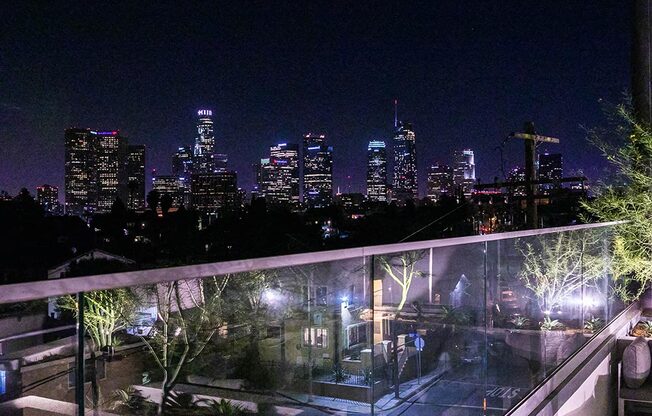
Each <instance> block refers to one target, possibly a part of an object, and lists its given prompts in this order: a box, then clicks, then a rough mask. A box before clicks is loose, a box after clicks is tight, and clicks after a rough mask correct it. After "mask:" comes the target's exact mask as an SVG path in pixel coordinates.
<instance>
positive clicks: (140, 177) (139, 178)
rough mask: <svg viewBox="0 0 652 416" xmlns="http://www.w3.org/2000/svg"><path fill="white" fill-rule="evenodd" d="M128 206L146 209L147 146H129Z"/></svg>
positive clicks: (135, 209)
mask: <svg viewBox="0 0 652 416" xmlns="http://www.w3.org/2000/svg"><path fill="white" fill-rule="evenodd" d="M127 192H128V195H127V208H128V209H132V210H134V211H140V210H143V209H145V146H144V145H140V144H139V145H129V147H128V148H127Z"/></svg>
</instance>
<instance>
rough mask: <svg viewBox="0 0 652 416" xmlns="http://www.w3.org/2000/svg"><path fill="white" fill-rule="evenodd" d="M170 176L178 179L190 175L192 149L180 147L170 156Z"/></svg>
mask: <svg viewBox="0 0 652 416" xmlns="http://www.w3.org/2000/svg"><path fill="white" fill-rule="evenodd" d="M172 174H173V175H174V176H178V177H180V178H183V177H187V178H190V175H192V148H191V147H190V146H181V147H179V149H177V151H176V152H175V153H174V155H172Z"/></svg>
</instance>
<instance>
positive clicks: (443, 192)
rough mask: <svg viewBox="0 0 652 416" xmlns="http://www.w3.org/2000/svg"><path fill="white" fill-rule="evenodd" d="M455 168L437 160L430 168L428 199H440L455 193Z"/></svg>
mask: <svg viewBox="0 0 652 416" xmlns="http://www.w3.org/2000/svg"><path fill="white" fill-rule="evenodd" d="M454 189H455V186H454V182H453V168H452V167H450V166H448V165H443V164H440V163H437V162H435V163H434V164H432V165H431V166H430V167H429V168H428V199H430V200H431V201H432V202H437V201H439V200H440V199H441V198H442V197H444V196H453V194H454Z"/></svg>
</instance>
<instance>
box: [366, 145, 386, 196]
mask: <svg viewBox="0 0 652 416" xmlns="http://www.w3.org/2000/svg"><path fill="white" fill-rule="evenodd" d="M367 198H369V200H370V201H376V202H385V201H387V152H386V149H385V142H384V141H380V140H372V141H370V142H369V145H368V146H367Z"/></svg>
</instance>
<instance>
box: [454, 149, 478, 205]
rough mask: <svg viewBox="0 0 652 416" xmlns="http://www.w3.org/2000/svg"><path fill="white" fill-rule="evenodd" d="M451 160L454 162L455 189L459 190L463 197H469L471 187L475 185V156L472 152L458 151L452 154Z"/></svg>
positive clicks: (471, 190) (468, 150) (467, 150)
mask: <svg viewBox="0 0 652 416" xmlns="http://www.w3.org/2000/svg"><path fill="white" fill-rule="evenodd" d="M453 159H454V161H455V165H454V166H453V180H454V182H455V187H456V188H457V189H459V190H461V191H462V192H463V193H464V195H465V196H470V195H471V194H472V193H473V185H474V184H475V156H474V154H473V150H471V149H464V150H462V151H459V150H458V151H456V152H455V153H454V155H453Z"/></svg>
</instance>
